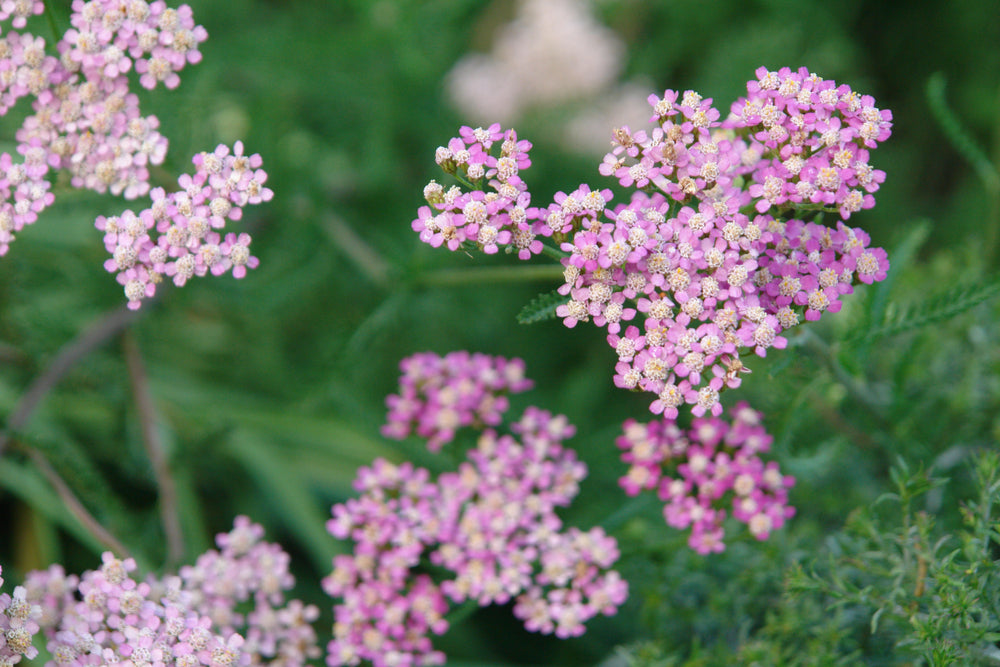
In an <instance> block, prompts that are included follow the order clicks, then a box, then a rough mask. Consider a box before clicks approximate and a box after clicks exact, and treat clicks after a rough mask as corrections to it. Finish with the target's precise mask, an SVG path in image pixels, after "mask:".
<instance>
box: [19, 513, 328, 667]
mask: <svg viewBox="0 0 1000 667" xmlns="http://www.w3.org/2000/svg"><path fill="white" fill-rule="evenodd" d="M262 535H263V529H262V528H261V527H260V526H258V525H254V524H251V523H250V521H249V520H248V519H246V517H240V518H238V519H237V520H236V523H235V526H234V528H233V530H232V531H231V532H230V533H227V534H222V535H219V536H218V538H217V543H218V546H219V549H220V550H219V551H214V550H213V551H209V552H207V553H206V554H204V555H202V556H201V557H200V558H199V559H198V561H197V563H196V564H195V565H193V566H190V567H185V568H182V570H181V572H180V574H179V576H168V577H165V578H163V579H156V578H152V577H150V578H148V579H147V580H145V581H139V580H137V579H136V578H134V576H133V574H132V573H133V572H134V571H135V570H136V564H135V561H134V560H133V559H131V558H128V559H124V560H122V559H119V558H116V557H115V556H114V555H113V554H111V553H110V552H106V553H105V554H104V555H103V556H102V564H101V567H100V568H99V569H97V570H91V571H87V572H85V573H83V574H82V575H80V576H76V575H67V574H66V572H65V570H64V569H63V568H62V567H61V566H59V565H53V566H51V567H50V568H49V569H48V570H44V571H37V572H31V573H29V574H28V576H27V577H26V579H25V583H24V587H23V589H21V588H19V590H23V591H24V596H23V597H24V598H25V599H26V600H27V601H28V602H29V603H30V604H32V605H35V607H36V608H37V609H38V612H37V614H36V616H37V626H38V627H40V628H41V631H42V632H43V633H44V635H45V638H46V642H47V644H46V648H47V650H48V652H49V654H50V655H51V656H52V659H51V660H50V661H49V662H47V663H46V665H48V667H55V666H56V665H107V664H116V663H121V664H131V665H136V666H138V665H177V667H194V666H197V665H205V666H206V667H230V666H231V665H258V664H272V663H273V664H282V665H287V666H294V665H305V664H306V661H307V660H309V659H312V658H316V657H318V656H319V649H318V646H317V644H316V635H315V631H314V630H313V628H312V626H311V623H312V621H314V620H315V619H316V617H317V616H318V613H319V612H318V610H317V609H316V608H315V607H313V606H311V605H303V604H302V603H301V602H300V601H298V600H291V601H289V602H287V604H286V602H285V596H284V592H285V591H287V590H288V589H290V588H291V586H292V584H293V581H292V578H291V575H290V574H289V573H288V560H289V559H288V555H287V554H285V553H284V552H283V551H282V550H281V548H280V547H278V546H277V545H274V544H269V543H266V542H262V541H260V538H261V536H262ZM38 627H36V631H37V629H38Z"/></svg>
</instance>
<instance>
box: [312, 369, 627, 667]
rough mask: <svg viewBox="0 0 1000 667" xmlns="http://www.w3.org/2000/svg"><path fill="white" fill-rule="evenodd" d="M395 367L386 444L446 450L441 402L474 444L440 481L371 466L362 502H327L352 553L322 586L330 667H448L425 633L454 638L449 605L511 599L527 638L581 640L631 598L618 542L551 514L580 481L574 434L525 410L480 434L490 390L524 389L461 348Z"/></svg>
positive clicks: (513, 376) (497, 416) (493, 408)
mask: <svg viewBox="0 0 1000 667" xmlns="http://www.w3.org/2000/svg"><path fill="white" fill-rule="evenodd" d="M400 367H401V370H402V371H403V379H402V381H401V383H400V384H401V387H402V390H401V392H400V394H401V396H395V397H392V399H393V400H390V401H389V422H390V424H389V428H388V429H387V434H388V435H390V436H392V437H397V438H402V437H405V436H406V435H408V434H409V433H410V430H411V428H412V427H413V425H414V424H416V425H417V426H416V428H417V432H418V435H421V436H422V437H424V438H426V439H427V440H428V447H429V448H431V449H437V448H439V447H440V446H441V444H442V443H443V442H447V441H450V440H451V438H452V437H453V435H454V430H453V429H452V430H442V429H441V427H440V422H439V420H438V419H437V417H436V415H438V414H439V413H441V412H442V411H443V410H447V409H450V408H444V407H442V405H443V404H442V403H441V400H440V397H441V396H442V395H444V396H446V400H445V401H444V404H447V405H461V406H462V407H461V408H460V409H459V410H458V411H457V412H456V414H459V413H460V414H462V415H464V416H465V417H464V423H463V425H472V426H475V427H476V428H477V429H478V430H480V436H479V438H478V441H477V445H476V446H475V447H474V448H473V449H471V450H470V451H469V452H468V453H467V454H466V457H465V460H464V461H463V462H462V463H460V464H459V467H458V469H457V470H456V471H455V472H448V473H444V474H441V475H440V476H439V477H438V478H437V479H436V480H434V479H432V478H431V474H430V472H429V471H428V470H426V469H424V468H417V467H414V466H413V464H411V463H403V464H399V465H396V464H393V463H390V462H388V461H386V460H385V459H378V460H376V461H375V462H374V463H373V464H372V466H371V467H368V468H361V469H360V470H359V471H358V477H357V479H356V480H355V482H354V488H355V489H356V490H357V491H358V493H359V494H360V495H359V497H357V498H353V499H350V500H348V501H346V502H345V503H342V504H339V505H335V506H334V507H333V510H332V513H333V518H332V519H331V520H330V521H329V522H328V523H327V529H328V530H329V531H330V533H331V534H332V535H333V536H334V537H337V538H339V539H346V540H351V541H352V542H353V543H354V548H353V552H352V553H351V554H349V555H341V556H337V557H336V558H334V562H333V564H334V568H333V572H332V573H331V574H330V575H329V576H328V577H327V578H326V579H324V581H323V586H324V589H325V590H326V592H327V593H329V594H330V595H332V596H334V597H336V598H339V601H338V603H337V604H336V605H335V606H334V638H333V641H332V642H330V644H329V647H328V652H327V664H329V665H330V666H331V667H334V666H335V665H357V664H360V663H361V662H362V661H369V662H371V663H372V664H373V665H375V666H376V667H381V666H387V667H388V666H389V665H431V664H442V663H443V662H444V660H445V656H444V654H443V653H441V652H440V651H438V650H436V649H435V648H434V646H433V644H432V643H431V639H430V636H431V635H440V634H443V633H444V632H445V631H446V630H447V629H448V622H447V621H446V620H445V615H446V614H447V612H448V610H449V609H450V607H451V605H452V604H457V603H462V602H465V601H468V600H474V601H476V603H478V604H479V605H480V606H486V605H489V604H507V603H509V602H513V611H514V615H515V616H516V617H517V618H519V619H521V620H522V621H523V622H524V625H525V627H526V628H527V629H528V630H531V631H533V632H541V633H546V634H555V635H556V636H558V637H572V636H577V635H579V634H582V633H583V632H584V630H585V628H584V623H585V622H586V621H587V620H589V619H590V618H592V617H594V616H596V615H597V614H605V615H612V614H614V613H616V611H617V609H618V607H619V606H620V605H621V604H622V603H623V602H624V601H625V598H626V596H627V594H628V585H627V584H626V582H625V581H624V580H623V579H622V578H621V576H620V575H619V574H618V573H617V572H615V571H614V570H611V569H610V568H611V566H612V565H614V563H615V562H616V561H617V559H618V555H619V554H618V545H617V542H616V541H615V539H614V538H612V537H610V536H608V535H606V534H605V533H604V531H603V530H602V529H600V528H593V529H591V530H590V531H582V530H579V529H577V528H563V524H562V521H561V520H560V519H559V517H558V516H557V514H556V510H557V509H558V508H560V507H565V506H567V505H569V504H570V502H571V501H572V499H573V498H574V497H575V496H576V495H577V493H578V492H579V483H580V481H581V480H582V479H583V478H584V477H585V476H586V473H587V469H586V466H585V465H584V464H583V463H582V462H581V461H579V460H578V459H577V458H576V454H575V453H574V452H573V450H572V449H569V448H566V447H564V446H563V442H564V441H565V440H566V439H567V438H569V437H571V436H572V435H573V433H574V431H575V429H574V427H573V426H572V425H571V424H569V422H568V421H567V419H566V417H564V416H562V415H552V414H551V413H549V412H546V411H544V410H540V409H538V408H536V407H528V408H527V409H526V410H525V411H524V414H523V415H522V417H521V419H520V420H519V421H517V422H516V423H513V424H510V429H509V430H510V433H506V434H502V433H500V432H498V431H497V430H496V429H493V428H487V425H489V426H497V425H499V424H500V422H501V421H502V417H503V414H504V413H505V412H506V410H507V404H506V401H504V402H503V404H502V406H501V405H499V404H498V402H497V401H498V397H499V393H498V392H500V391H505V392H513V391H524V390H526V389H528V388H529V387H530V386H531V382H530V380H527V379H525V377H524V367H523V364H522V363H521V362H520V361H519V360H513V361H509V360H506V359H503V358H501V357H489V356H486V355H471V354H469V353H467V352H456V353H452V354H449V355H446V356H444V357H438V356H436V355H434V354H431V353H424V354H418V355H414V356H412V357H409V358H408V359H405V360H404V361H403V363H401V364H400ZM404 403H405V405H404ZM484 407H486V408H487V409H486V411H484ZM428 415H430V418H429V419H428V418H427V416H428ZM453 421H454V420H452V421H449V422H448V423H449V424H451V423H453ZM421 425H423V426H421Z"/></svg>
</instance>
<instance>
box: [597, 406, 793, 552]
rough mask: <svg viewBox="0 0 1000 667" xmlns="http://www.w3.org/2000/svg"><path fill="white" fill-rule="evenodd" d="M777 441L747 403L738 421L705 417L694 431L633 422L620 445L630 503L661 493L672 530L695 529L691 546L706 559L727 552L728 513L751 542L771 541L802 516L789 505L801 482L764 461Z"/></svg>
mask: <svg viewBox="0 0 1000 667" xmlns="http://www.w3.org/2000/svg"><path fill="white" fill-rule="evenodd" d="M772 440H773V438H772V437H771V436H770V435H768V434H767V432H766V431H765V430H764V426H763V424H762V418H761V414H760V413H759V412H757V411H755V410H753V409H751V408H750V407H749V406H748V405H747V404H746V403H739V404H737V405H736V406H735V408H734V409H733V410H732V421H731V422H727V421H725V420H723V419H721V418H719V417H701V418H697V419H694V420H693V422H692V424H691V427H690V428H689V429H686V430H685V429H681V428H680V427H678V426H677V423H676V422H675V421H673V420H669V419H659V420H656V421H652V422H649V423H640V422H637V421H635V420H633V419H630V420H629V421H627V422H625V425H624V427H623V434H622V435H621V436H619V437H618V439H617V441H616V443H617V445H618V447H619V448H621V449H622V450H623V452H622V460H623V461H624V462H625V463H627V464H628V465H629V469H628V472H627V473H625V475H624V476H622V478H621V479H620V480H619V483H620V484H621V486H622V488H623V489H624V490H625V493H626V494H628V495H630V496H634V495H637V494H638V493H640V492H641V491H646V490H655V491H656V494H657V496H658V497H659V498H660V500H662V501H663V502H664V507H663V516H664V518H665V519H666V522H667V524H669V525H670V526H673V527H674V528H680V529H687V528H690V529H691V534H690V537H689V539H688V544H689V546H690V547H691V548H692V549H694V550H695V551H697V552H698V553H702V554H707V553H711V552H719V551H722V550H723V549H724V548H725V543H724V542H723V538H724V536H725V531H724V529H723V520H724V519H725V518H726V514H727V509H726V508H727V506H728V507H729V511H731V514H732V516H733V517H734V518H735V519H737V520H738V521H741V522H742V523H745V524H746V525H747V527H748V529H749V530H750V534H751V535H753V536H754V537H755V538H757V539H758V540H765V539H767V537H768V536H769V535H770V534H771V531H773V530H777V529H778V528H781V527H782V526H783V525H784V523H785V520H786V519H788V518H790V517H791V516H792V515H793V514H794V513H795V510H794V508H792V507H791V506H789V505H788V489H789V488H791V487H792V485H793V484H794V483H795V480H794V479H793V478H792V477H789V476H786V475H782V474H781V472H780V471H779V470H778V465H777V464H776V463H774V462H769V463H764V462H763V461H762V460H761V458H760V455H761V454H763V453H764V452H767V451H768V450H769V449H770V447H771V442H772Z"/></svg>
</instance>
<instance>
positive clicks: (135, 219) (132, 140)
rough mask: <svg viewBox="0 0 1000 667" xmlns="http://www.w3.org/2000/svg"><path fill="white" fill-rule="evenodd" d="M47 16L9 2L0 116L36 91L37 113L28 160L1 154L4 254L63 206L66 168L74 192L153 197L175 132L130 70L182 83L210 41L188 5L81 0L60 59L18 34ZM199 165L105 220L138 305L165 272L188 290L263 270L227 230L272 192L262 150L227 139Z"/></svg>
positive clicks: (20, 137)
mask: <svg viewBox="0 0 1000 667" xmlns="http://www.w3.org/2000/svg"><path fill="white" fill-rule="evenodd" d="M44 11H45V6H44V4H43V3H42V2H40V1H38V0H35V1H30V0H21V1H17V2H13V1H10V2H4V3H2V5H0V21H2V20H6V19H11V24H12V26H13V27H14V28H15V30H8V31H7V33H6V34H4V35H3V36H0V115H3V114H6V113H7V111H9V110H10V109H11V107H13V106H14V105H15V104H16V103H17V102H18V100H20V99H21V98H22V97H27V96H30V97H31V98H33V102H32V109H33V112H34V113H32V114H30V115H29V116H28V117H27V118H26V119H25V120H24V123H23V124H22V126H21V127H20V128H19V129H18V130H17V132H16V134H15V136H16V140H17V153H19V154H20V155H21V156H22V157H21V159H20V160H18V159H16V158H14V157H13V156H12V155H11V154H9V153H6V152H4V153H2V154H0V166H2V167H3V176H2V178H0V255H3V254H5V253H6V252H7V251H8V249H9V247H10V243H12V242H13V241H14V238H15V237H14V235H15V234H16V233H18V232H20V231H21V230H22V229H23V228H24V226H25V225H29V224H31V223H33V222H35V221H36V220H37V218H38V214H39V213H41V212H42V210H44V209H45V208H46V207H48V206H49V205H51V204H52V202H53V201H54V199H55V195H54V194H53V192H51V185H50V183H49V180H48V177H49V175H50V173H51V172H54V171H56V170H65V171H67V172H69V175H70V183H71V184H72V186H73V187H77V188H86V189H91V190H94V191H96V192H107V191H110V192H111V193H112V194H115V195H122V196H124V197H125V198H126V199H136V198H138V197H141V196H143V195H146V194H147V193H149V192H150V183H149V166H150V165H158V164H161V163H162V162H163V160H164V158H165V156H166V151H167V139H166V138H165V137H163V136H162V135H161V134H160V133H159V132H158V127H159V120H158V119H157V118H156V117H155V116H142V115H141V112H140V109H139V98H138V96H137V95H135V94H134V93H133V92H131V90H130V82H129V76H128V75H129V72H130V71H131V70H133V69H134V70H135V72H136V73H137V74H138V75H139V77H138V78H139V84H140V85H141V86H143V87H144V88H148V89H153V88H155V87H156V86H157V85H159V84H161V83H162V84H163V85H164V86H166V87H167V88H175V87H177V85H178V84H179V83H180V76H179V74H178V72H180V71H181V70H182V69H183V68H184V67H185V66H186V65H188V64H194V63H197V62H199V61H200V60H201V52H200V51H199V50H198V46H199V44H201V43H202V42H204V41H205V39H206V38H207V33H206V31H205V29H204V28H203V27H201V26H198V25H196V24H195V22H194V19H193V17H192V12H191V8H190V7H188V6H187V5H181V6H180V7H178V8H176V9H174V8H171V7H169V6H167V5H166V3H164V2H162V1H160V0H157V1H156V2H152V3H148V2H145V1H144V0H91V1H89V2H84V1H83V0H74V1H73V4H72V12H71V14H70V24H71V27H70V29H69V30H67V31H66V33H65V34H64V35H63V36H62V38H61V39H60V40H59V42H58V43H57V44H56V50H57V52H58V54H59V55H58V56H56V55H51V54H49V53H47V52H46V49H45V47H46V44H45V40H44V39H43V38H41V37H37V36H34V35H32V34H30V33H27V32H22V31H20V30H21V29H23V28H24V27H26V25H27V19H28V17H30V16H31V15H37V14H41V13H42V12H44ZM193 161H194V164H195V167H196V171H195V173H194V175H192V176H182V177H181V178H180V180H179V185H180V188H181V190H180V191H178V192H175V193H170V194H167V193H166V192H165V191H164V190H163V189H162V188H155V189H154V190H153V191H152V193H151V196H152V199H153V204H152V206H151V208H149V209H146V210H144V211H142V212H140V213H139V214H134V213H132V212H131V211H126V212H125V214H123V215H122V216H120V217H119V216H114V217H109V218H105V217H103V216H102V217H99V218H98V219H97V223H96V225H97V228H98V229H100V230H102V231H104V232H105V237H104V242H105V246H106V247H107V249H108V252H109V253H111V255H112V258H111V259H110V260H108V262H107V263H106V264H105V268H106V269H107V270H108V271H110V272H113V273H117V280H118V282H120V283H121V284H122V285H123V287H124V290H125V294H126V297H127V299H128V305H129V308H132V309H135V308H138V307H139V306H140V304H141V302H142V299H144V298H147V297H149V296H152V295H153V293H154V292H155V289H156V284H157V283H159V282H160V281H161V280H162V279H163V277H164V276H169V277H172V278H173V281H174V283H175V284H177V285H183V284H184V282H185V281H186V280H187V279H189V278H191V277H192V276H195V275H197V276H203V275H206V274H207V273H209V272H211V273H212V274H213V275H221V274H223V273H225V272H227V271H232V274H233V275H234V276H235V277H237V278H241V277H243V276H244V275H245V274H246V270H247V269H249V268H254V267H256V266H257V259H256V258H254V257H251V256H250V253H249V250H248V245H249V242H250V237H249V236H248V235H246V234H239V235H236V234H232V233H230V234H226V235H225V236H224V237H223V236H222V234H223V232H222V230H223V228H224V227H225V224H226V221H227V220H238V219H239V218H240V215H241V210H242V207H244V206H246V205H248V204H256V203H260V202H262V201H267V200H269V199H270V198H271V196H272V193H271V191H270V190H269V189H267V188H266V187H264V182H265V181H266V178H267V176H266V174H265V173H264V172H263V171H262V170H261V169H260V168H259V167H260V163H261V160H260V157H259V156H257V155H253V156H244V155H243V146H242V144H241V143H240V142H237V143H236V145H235V147H234V149H233V151H232V155H230V149H229V148H228V147H226V146H219V147H218V148H217V149H216V150H215V151H214V152H213V153H201V154H199V155H196V156H195V157H194V159H193Z"/></svg>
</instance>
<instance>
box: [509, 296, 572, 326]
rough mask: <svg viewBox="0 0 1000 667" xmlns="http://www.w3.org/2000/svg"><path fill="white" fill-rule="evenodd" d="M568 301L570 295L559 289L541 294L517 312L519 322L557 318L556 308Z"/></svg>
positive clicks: (529, 322) (526, 322) (525, 322)
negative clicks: (561, 292) (562, 292)
mask: <svg viewBox="0 0 1000 667" xmlns="http://www.w3.org/2000/svg"><path fill="white" fill-rule="evenodd" d="M568 301H569V296H566V295H563V294H560V293H559V292H557V291H552V292H548V293H546V294H539V295H538V296H536V297H535V298H534V299H532V300H531V301H529V302H528V305H526V306H525V307H524V308H522V309H521V312H520V313H518V314H517V322H518V324H534V323H535V322H544V321H545V320H551V319H555V318H556V317H557V315H556V308H558V307H559V306H561V305H563V304H565V303H567V302H568Z"/></svg>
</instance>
